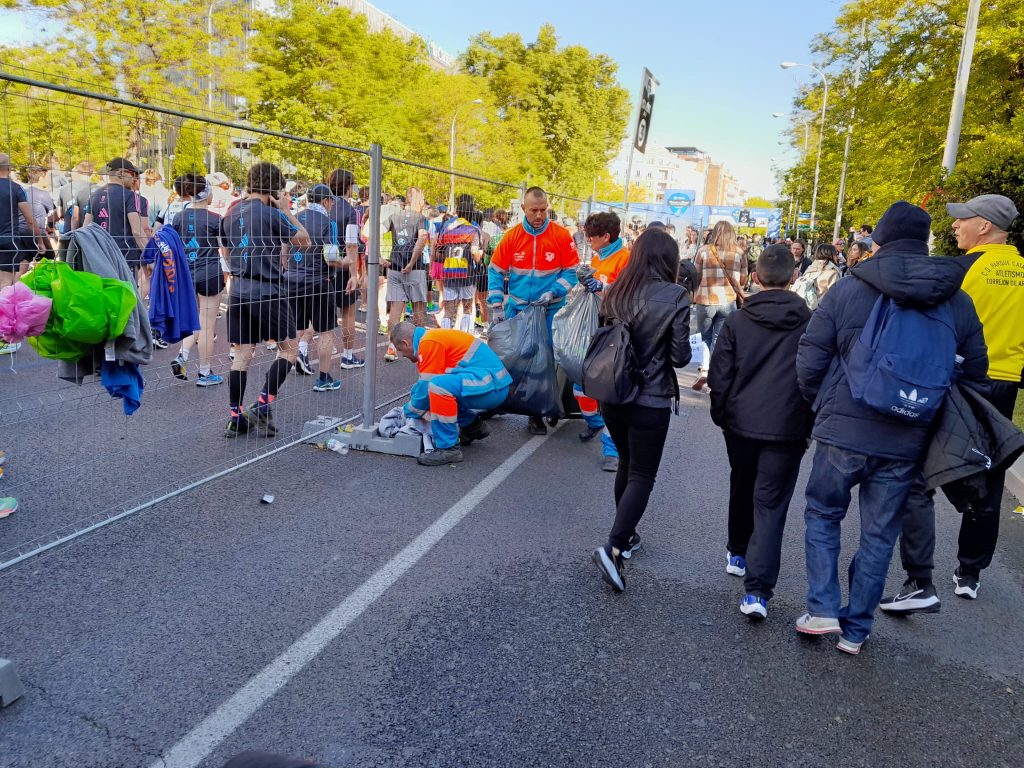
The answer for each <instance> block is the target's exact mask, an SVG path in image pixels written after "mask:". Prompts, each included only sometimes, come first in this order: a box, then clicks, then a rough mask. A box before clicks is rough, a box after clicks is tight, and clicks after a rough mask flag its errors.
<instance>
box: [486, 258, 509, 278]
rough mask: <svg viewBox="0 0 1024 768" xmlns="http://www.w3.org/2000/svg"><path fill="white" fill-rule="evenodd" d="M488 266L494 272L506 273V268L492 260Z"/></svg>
mask: <svg viewBox="0 0 1024 768" xmlns="http://www.w3.org/2000/svg"><path fill="white" fill-rule="evenodd" d="M488 268H489V269H493V270H494V271H495V272H500V273H501V274H503V275H507V274H508V270H507V269H505V268H504V267H502V266H499V265H497V264H495V263H494V262H493V261H492V262H491V263H490V266H489V267H488Z"/></svg>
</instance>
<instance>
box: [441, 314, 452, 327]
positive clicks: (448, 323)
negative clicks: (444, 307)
mask: <svg viewBox="0 0 1024 768" xmlns="http://www.w3.org/2000/svg"><path fill="white" fill-rule="evenodd" d="M441 327H442V328H451V327H452V321H451V320H449V319H448V318H447V317H446V318H444V319H442V320H441Z"/></svg>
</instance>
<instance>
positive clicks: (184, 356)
mask: <svg viewBox="0 0 1024 768" xmlns="http://www.w3.org/2000/svg"><path fill="white" fill-rule="evenodd" d="M190 351H191V350H188V349H185V348H184V347H182V348H181V351H179V352H178V357H180V358H181V359H182V360H188V353H189V352H190Z"/></svg>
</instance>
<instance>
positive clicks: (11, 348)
mask: <svg viewBox="0 0 1024 768" xmlns="http://www.w3.org/2000/svg"><path fill="white" fill-rule="evenodd" d="M19 349H21V342H20V341H19V342H18V343H17V344H9V343H8V342H6V341H0V355H13V354H14V353H15V352H17V351H18V350H19Z"/></svg>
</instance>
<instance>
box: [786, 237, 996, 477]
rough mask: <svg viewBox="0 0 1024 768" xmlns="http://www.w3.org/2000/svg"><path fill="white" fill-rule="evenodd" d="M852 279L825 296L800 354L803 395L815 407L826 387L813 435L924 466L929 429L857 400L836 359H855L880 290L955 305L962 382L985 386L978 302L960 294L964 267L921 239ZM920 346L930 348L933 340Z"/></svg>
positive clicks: (918, 301)
mask: <svg viewBox="0 0 1024 768" xmlns="http://www.w3.org/2000/svg"><path fill="white" fill-rule="evenodd" d="M849 275H850V276H851V277H848V278H846V279H844V280H840V281H839V282H838V283H837V284H836V286H835V287H834V288H832V290H830V291H829V292H828V293H827V294H825V297H824V298H823V299H822V300H821V303H820V304H819V305H818V308H817V309H816V310H815V312H814V314H813V316H812V317H811V322H810V324H809V325H808V326H807V332H806V333H805V334H804V336H803V338H802V339H801V340H800V349H799V352H798V353H797V361H796V368H797V379H798V381H799V382H800V391H801V392H802V393H803V395H804V397H805V398H807V400H808V402H815V399H816V398H817V397H818V394H819V390H822V391H821V397H820V400H819V402H818V406H817V415H816V418H815V422H814V431H813V433H812V437H814V439H815V440H819V441H821V442H822V443H826V444H828V445H835V446H837V447H839V448H845V449H847V450H850V451H855V452H857V453H861V454H864V455H865V456H875V457H879V458H885V459H893V460H897V461H921V460H923V458H924V453H925V449H926V448H927V446H928V442H929V437H930V435H929V432H930V430H929V425H928V424H922V425H915V424H909V423H907V422H904V421H901V420H899V419H896V418H892V417H889V416H886V415H884V414H882V413H879V412H878V411H875V410H874V409H872V408H868V407H867V406H864V405H861V404H860V403H858V402H856V401H855V400H854V399H853V395H851V394H850V385H849V384H848V383H847V380H846V373H845V372H844V370H843V367H842V366H841V365H839V364H838V363H837V362H836V363H835V364H834V361H836V355H837V354H838V355H842V356H843V359H847V358H848V357H849V354H850V350H851V348H852V347H853V345H854V342H856V340H857V339H858V338H859V337H860V334H861V331H862V330H863V329H864V324H865V323H866V322H867V319H868V315H870V314H871V309H872V307H873V306H874V304H875V301H876V300H877V299H878V295H879V294H880V293H883V294H885V295H886V296H889V297H891V298H893V299H894V300H895V301H896V302H897V303H898V304H901V305H903V306H911V307H936V306H939V305H940V304H942V303H944V302H949V304H950V306H951V309H952V311H953V318H954V322H955V325H956V327H955V332H956V340H957V354H958V355H960V356H961V357H963V358H964V362H963V364H962V366H961V368H962V370H961V373H960V379H961V380H964V381H974V382H977V383H979V384H980V383H981V382H982V381H984V379H985V373H986V371H987V370H988V354H987V352H986V349H985V337H984V335H983V334H982V329H981V321H980V320H978V313H977V312H976V311H975V309H974V302H972V301H971V298H970V296H968V295H967V294H966V293H964V292H963V291H961V290H960V283H961V282H962V281H963V276H964V270H963V266H961V265H960V264H958V263H957V262H956V261H954V260H953V259H945V258H941V257H937V256H929V255H928V246H927V244H926V243H924V242H922V241H921V240H893V241H892V242H887V243H886V244H885V245H884V246H882V247H881V249H880V250H879V251H878V252H877V253H876V254H875V255H874V256H872V257H871V258H870V259H867V260H866V261H861V262H859V263H858V264H857V266H855V267H854V268H853V269H851V270H850V271H849ZM851 278H852V279H851ZM921 343H922V344H927V343H928V339H921Z"/></svg>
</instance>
